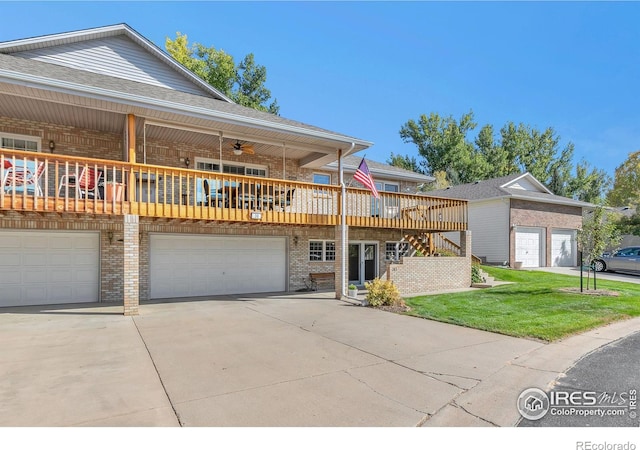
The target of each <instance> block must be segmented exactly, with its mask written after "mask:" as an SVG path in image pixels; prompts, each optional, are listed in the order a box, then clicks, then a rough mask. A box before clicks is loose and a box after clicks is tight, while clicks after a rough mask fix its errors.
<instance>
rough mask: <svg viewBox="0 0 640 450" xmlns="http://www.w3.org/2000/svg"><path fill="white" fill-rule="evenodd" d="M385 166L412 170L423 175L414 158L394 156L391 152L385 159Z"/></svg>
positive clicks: (422, 170)
mask: <svg viewBox="0 0 640 450" xmlns="http://www.w3.org/2000/svg"><path fill="white" fill-rule="evenodd" d="M387 164H389V165H390V166H394V167H400V168H401V169H406V170H412V171H413V172H417V173H424V169H423V168H422V167H420V165H419V164H418V162H417V161H416V157H415V156H409V155H404V156H403V155H396V154H394V153H393V152H391V155H390V156H389V158H387Z"/></svg>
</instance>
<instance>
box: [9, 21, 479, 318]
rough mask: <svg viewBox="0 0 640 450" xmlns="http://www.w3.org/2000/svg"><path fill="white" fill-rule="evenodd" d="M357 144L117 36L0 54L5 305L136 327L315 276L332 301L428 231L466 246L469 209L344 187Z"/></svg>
mask: <svg viewBox="0 0 640 450" xmlns="http://www.w3.org/2000/svg"><path fill="white" fill-rule="evenodd" d="M370 145H371V143H370V142H367V141H365V140H362V139H358V138H354V137H351V136H348V135H345V134H341V133H336V132H333V131H329V130H325V129H322V128H319V127H316V126H312V125H307V124H304V123H301V122H297V121H294V120H290V119H286V118H283V117H280V116H275V115H272V114H268V113H264V112H260V111H256V110H253V109H249V108H245V107H243V106H240V105H237V104H235V103H233V102H232V101H231V100H230V99H228V98H227V97H226V96H224V95H223V94H222V93H220V92H218V91H217V90H216V89H214V88H212V87H211V86H209V85H207V84H206V83H204V82H203V81H202V80H200V79H199V78H197V77H196V76H195V75H193V74H192V73H190V72H189V71H188V70H186V69H185V68H184V67H183V66H181V65H180V64H178V63H177V62H176V61H174V60H173V59H172V58H171V57H169V56H168V55H167V54H166V53H164V52H163V51H162V50H160V49H159V48H158V47H156V46H155V45H154V44H152V43H150V42H149V41H148V40H147V39H145V38H144V37H143V36H141V35H140V34H138V33H137V32H136V31H134V30H133V29H131V28H130V27H128V26H127V25H125V24H121V25H115V26H108V27H101V28H95V29H89V30H82V31H75V32H69V33H62V34H56V35H49V36H42V37H36V38H28V39H22V40H17V41H11V42H5V43H0V170H1V171H2V172H1V173H2V189H1V190H0V283H1V284H2V290H1V292H0V306H16V305H18V306H19V305H33V304H52V303H76V302H96V301H101V302H123V303H124V312H125V314H136V313H137V311H138V305H139V301H140V300H147V299H157V298H174V297H196V296H206V295H216V294H239V293H257V292H282V291H294V290H298V289H302V288H305V287H306V285H307V281H308V278H309V274H310V273H333V279H332V280H330V281H331V283H330V286H327V287H328V288H334V289H335V291H336V296H337V297H340V296H342V295H344V293H345V292H346V285H347V283H348V282H353V283H356V284H359V285H362V284H363V283H364V281H366V280H370V279H372V278H374V277H383V276H387V277H389V278H391V279H393V277H394V276H396V278H398V277H400V278H401V277H402V276H404V275H402V273H404V272H406V270H405V269H404V268H403V265H402V264H398V263H399V262H401V261H399V260H401V259H402V257H404V256H406V255H408V254H409V252H408V246H409V247H411V248H418V249H422V250H421V251H422V252H423V253H425V254H427V255H430V254H433V253H434V252H433V250H434V248H435V247H434V245H435V244H434V243H435V240H434V238H433V236H434V235H435V234H436V233H440V232H451V231H455V232H456V233H455V234H457V235H459V236H458V237H459V239H460V240H462V241H463V242H467V241H468V239H469V235H468V234H467V232H466V230H467V202H466V201H464V200H450V199H440V198H435V197H429V196H424V195H419V194H417V192H416V187H417V186H418V185H419V184H422V183H425V182H429V181H430V180H431V179H430V178H429V177H425V176H423V175H419V174H415V173H413V172H409V171H404V170H402V169H397V168H392V167H389V166H386V165H383V164H378V163H375V162H371V163H370V168H371V172H372V174H373V177H374V179H375V180H376V182H377V183H378V186H379V191H380V198H379V199H374V198H373V197H372V196H371V193H370V191H368V190H365V189H362V188H361V187H358V186H357V184H356V183H352V182H350V181H349V179H350V176H351V175H352V173H353V172H354V171H355V167H356V166H357V163H356V161H357V162H359V160H360V157H358V156H354V155H353V154H354V153H356V152H358V151H361V150H364V149H366V148H367V147H369V146H370ZM341 180H343V181H344V183H342V185H341ZM425 242H428V244H427V245H425ZM458 251H459V253H460V257H458V259H459V260H460V261H462V263H463V266H464V267H465V269H464V270H463V271H461V272H460V273H459V274H458V276H457V277H456V280H455V282H454V284H457V285H461V284H462V285H464V284H466V285H468V284H469V281H470V278H469V273H468V270H467V269H466V266H467V265H468V261H469V255H467V254H466V253H465V248H462V249H460V248H458ZM407 257H408V256H407ZM422 259H424V260H427V259H431V260H435V259H436V258H422ZM390 262H395V263H396V264H394V266H395V267H394V270H393V271H391V270H388V268H389V263H390ZM449 263H450V262H447V260H446V259H444V258H443V259H440V260H438V261H436V262H435V264H439V265H441V266H443V267H449ZM431 264H434V262H433V261H431ZM391 272H393V274H392V273H391ZM434 273H435V272H434ZM396 274H398V275H396ZM425 277H426V278H428V279H424V280H423V284H425V285H426V284H430V285H433V286H435V285H439V284H438V283H439V281H438V280H435V279H433V280H432V279H431V278H430V276H426V275H423V278H425ZM449 277H450V276H449Z"/></svg>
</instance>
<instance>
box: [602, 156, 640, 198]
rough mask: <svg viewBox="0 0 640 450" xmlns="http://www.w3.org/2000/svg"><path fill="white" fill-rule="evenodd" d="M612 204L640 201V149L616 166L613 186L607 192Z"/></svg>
mask: <svg viewBox="0 0 640 450" xmlns="http://www.w3.org/2000/svg"><path fill="white" fill-rule="evenodd" d="M607 201H608V202H609V205H610V206H630V205H637V204H639V203H640V151H637V152H634V153H630V154H629V157H628V158H627V160H626V161H625V162H623V163H622V164H621V165H620V166H618V167H617V168H616V171H615V176H614V182H613V188H612V189H611V190H610V191H609V192H608V194H607Z"/></svg>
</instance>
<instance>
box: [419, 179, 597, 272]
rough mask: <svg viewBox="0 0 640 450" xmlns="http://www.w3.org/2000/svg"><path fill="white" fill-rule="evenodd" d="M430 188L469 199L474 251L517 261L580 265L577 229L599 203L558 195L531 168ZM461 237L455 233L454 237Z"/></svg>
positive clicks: (492, 258) (493, 259)
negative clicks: (474, 180) (447, 186)
mask: <svg viewBox="0 0 640 450" xmlns="http://www.w3.org/2000/svg"><path fill="white" fill-rule="evenodd" d="M430 194H432V195H436V196H440V197H447V198H460V199H465V200H468V201H469V230H470V231H471V232H472V233H473V236H474V240H473V245H472V248H473V250H472V252H473V255H475V256H477V257H479V258H480V259H482V260H483V261H485V262H487V263H489V264H503V263H504V262H508V264H509V265H510V266H511V267H514V266H515V263H516V262H521V263H522V267H552V266H568V267H572V266H576V265H577V264H578V263H577V261H578V259H577V249H576V233H577V231H578V230H579V229H581V228H582V216H583V212H584V211H585V210H587V209H590V208H592V207H593V205H592V204H591V203H585V202H581V201H577V200H573V199H570V198H566V197H561V196H558V195H554V194H553V193H552V192H551V191H550V190H549V189H548V188H547V187H546V186H544V185H543V184H542V183H541V182H540V181H538V180H537V179H536V178H535V177H534V176H533V175H531V174H530V173H528V172H527V173H520V174H513V175H508V176H505V177H501V178H494V179H491V180H485V181H478V182H475V183H468V184H463V185H459V186H452V187H449V188H447V189H441V190H437V191H431V192H430ZM455 238H456V237H455V236H453V237H452V239H455Z"/></svg>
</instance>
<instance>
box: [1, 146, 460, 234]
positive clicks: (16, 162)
mask: <svg viewBox="0 0 640 450" xmlns="http://www.w3.org/2000/svg"><path fill="white" fill-rule="evenodd" d="M0 168H2V189H1V190H0V208H1V209H13V210H19V211H51V212H72V213H91V214H112V215H113V214H115V215H118V214H138V215H140V216H148V217H157V218H177V219H194V220H212V221H244V222H254V223H279V224H303V225H337V224H339V223H340V217H341V211H340V187H339V186H329V185H319V184H313V183H304V182H297V181H290V180H279V179H273V178H260V177H249V176H242V175H230V174H221V173H212V172H205V171H196V170H189V169H179V168H173V167H164V166H153V165H146V164H130V163H125V162H118V161H111V160H100V159H89V158H77V157H70V156H62V155H52V154H45V153H33V152H22V151H15V150H4V149H0ZM345 213H346V223H347V224H348V225H350V226H355V227H378V228H402V229H417V230H433V231H436V230H437V231H453V230H465V229H466V227H467V202H466V201H463V200H452V199H442V198H435V197H428V196H424V195H406V194H398V193H388V192H381V193H380V198H379V199H375V198H373V197H372V196H371V193H370V192H369V191H368V190H365V189H355V188H348V189H347V196H346V199H345Z"/></svg>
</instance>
